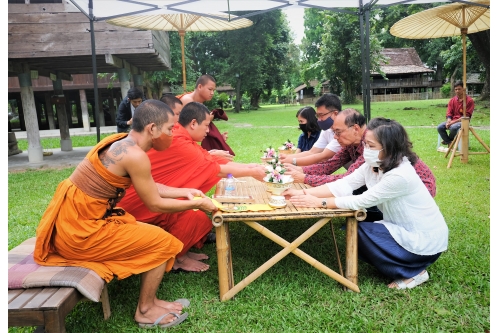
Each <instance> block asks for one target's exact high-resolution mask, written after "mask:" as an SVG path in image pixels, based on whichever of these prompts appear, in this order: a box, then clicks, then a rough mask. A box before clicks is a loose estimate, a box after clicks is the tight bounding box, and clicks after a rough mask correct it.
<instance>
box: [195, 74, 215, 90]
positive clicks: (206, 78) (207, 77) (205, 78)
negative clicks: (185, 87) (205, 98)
mask: <svg viewBox="0 0 500 333" xmlns="http://www.w3.org/2000/svg"><path fill="white" fill-rule="evenodd" d="M209 81H212V82H213V83H215V79H214V78H213V77H212V76H211V75H208V74H203V75H202V76H200V77H199V78H198V80H196V88H198V85H200V84H201V85H202V86H204V85H205V84H207V83H208V82H209Z"/></svg>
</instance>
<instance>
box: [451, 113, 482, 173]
mask: <svg viewBox="0 0 500 333" xmlns="http://www.w3.org/2000/svg"><path fill="white" fill-rule="evenodd" d="M461 123H462V125H461V127H460V130H459V131H458V133H457V135H455V138H454V139H453V141H452V142H451V145H450V146H451V147H452V149H451V156H450V160H449V162H448V166H447V168H448V169H449V168H451V163H453V159H454V158H455V157H456V156H461V157H460V161H461V162H462V163H468V162H469V155H481V154H489V153H490V147H488V145H487V144H486V143H484V141H483V140H482V139H481V138H480V137H479V135H477V133H476V131H475V130H474V129H473V128H472V127H470V126H469V124H470V118H469V117H462V118H461ZM469 131H470V132H471V133H472V134H473V135H474V136H475V137H476V139H477V141H479V143H480V144H482V145H483V147H484V148H485V149H486V151H485V152H469ZM460 140H462V149H461V151H459V152H457V148H458V143H459V142H460ZM449 154H450V150H449V149H448V152H447V153H446V155H445V156H444V158H447V157H448V155H449Z"/></svg>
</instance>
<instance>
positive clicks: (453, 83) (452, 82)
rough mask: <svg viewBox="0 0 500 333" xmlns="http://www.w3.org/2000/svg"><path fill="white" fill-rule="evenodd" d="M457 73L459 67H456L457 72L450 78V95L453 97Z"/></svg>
mask: <svg viewBox="0 0 500 333" xmlns="http://www.w3.org/2000/svg"><path fill="white" fill-rule="evenodd" d="M457 72H458V66H457V67H455V70H454V71H453V74H451V76H450V89H451V90H450V94H451V95H452V96H453V89H454V88H453V86H454V85H455V76H457Z"/></svg>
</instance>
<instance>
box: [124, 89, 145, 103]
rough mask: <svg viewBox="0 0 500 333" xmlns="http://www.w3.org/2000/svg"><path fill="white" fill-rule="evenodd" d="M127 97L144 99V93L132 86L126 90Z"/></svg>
mask: <svg viewBox="0 0 500 333" xmlns="http://www.w3.org/2000/svg"><path fill="white" fill-rule="evenodd" d="M127 97H128V99H129V100H133V99H138V98H142V99H144V94H143V93H142V91H141V90H140V89H139V88H137V87H132V88H130V89H129V90H128V91H127Z"/></svg>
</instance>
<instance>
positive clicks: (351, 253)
mask: <svg viewBox="0 0 500 333" xmlns="http://www.w3.org/2000/svg"><path fill="white" fill-rule="evenodd" d="M345 261H346V265H345V275H346V276H345V277H346V278H347V280H349V281H351V282H352V283H354V284H356V285H357V284H358V221H357V220H356V219H355V218H354V217H348V218H347V224H346V254H345Z"/></svg>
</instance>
